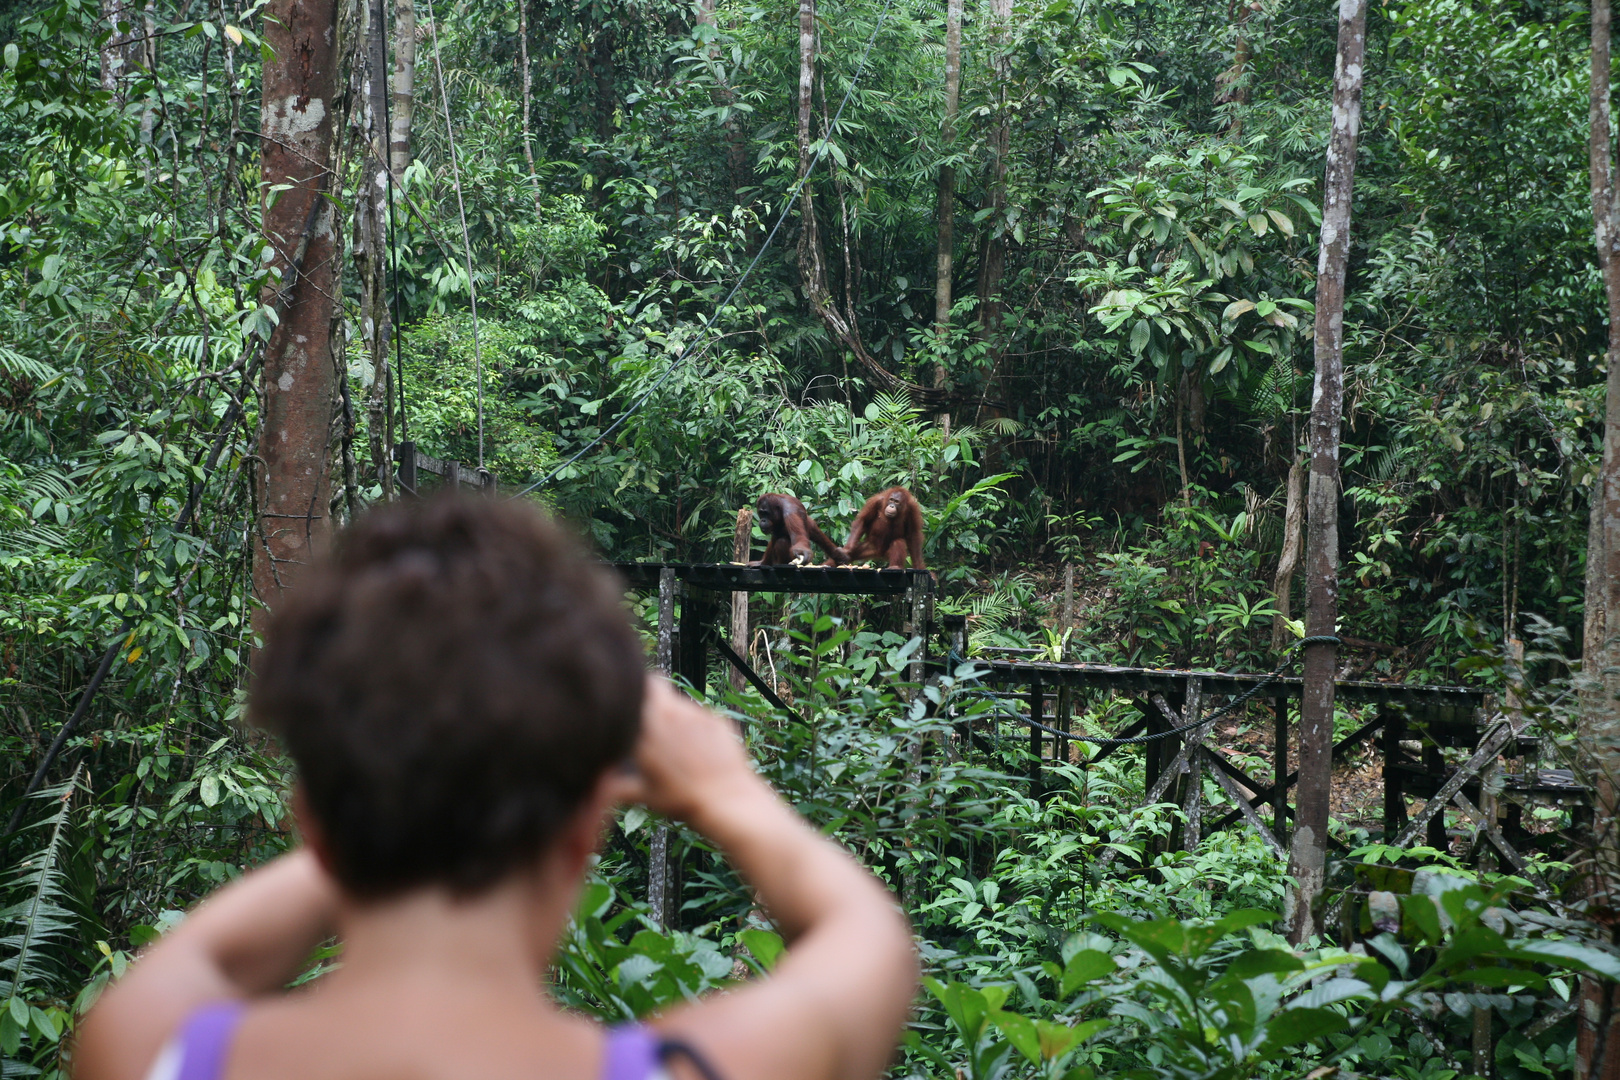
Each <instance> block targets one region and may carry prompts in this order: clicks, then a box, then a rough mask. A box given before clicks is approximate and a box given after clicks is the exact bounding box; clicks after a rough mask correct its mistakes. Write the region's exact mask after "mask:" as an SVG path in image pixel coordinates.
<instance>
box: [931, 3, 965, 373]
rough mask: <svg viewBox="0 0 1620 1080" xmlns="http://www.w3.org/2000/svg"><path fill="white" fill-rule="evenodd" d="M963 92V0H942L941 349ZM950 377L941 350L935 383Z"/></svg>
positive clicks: (946, 325) (947, 319)
mask: <svg viewBox="0 0 1620 1080" xmlns="http://www.w3.org/2000/svg"><path fill="white" fill-rule="evenodd" d="M961 94H962V0H945V120H944V123H943V124H941V125H940V139H939V143H940V152H941V153H943V154H945V155H946V156H947V160H946V161H945V162H943V163H942V164H941V165H940V167H939V208H938V211H937V217H938V225H939V244H938V252H937V254H936V255H935V259H934V332H935V334H936V336H937V337H938V339H939V347H940V349H941V350H943V349H944V347H945V342H946V341H947V339H948V336H949V332H950V329H951V258H952V254H953V247H954V242H955V237H954V229H953V226H954V225H955V218H956V166H955V165H953V164H951V162H950V161H949V160H948V158H949V155H951V154H952V153H954V151H955V146H954V143H955V141H956V112H957V107H958V103H959V102H960V100H961ZM948 376H949V370H948V368H947V366H946V363H945V356H944V354H943V351H942V352H941V355H940V358H939V363H938V364H937V365H936V366H935V368H934V385H935V386H939V387H943V386H944V385H945V383H946V380H947V378H948Z"/></svg>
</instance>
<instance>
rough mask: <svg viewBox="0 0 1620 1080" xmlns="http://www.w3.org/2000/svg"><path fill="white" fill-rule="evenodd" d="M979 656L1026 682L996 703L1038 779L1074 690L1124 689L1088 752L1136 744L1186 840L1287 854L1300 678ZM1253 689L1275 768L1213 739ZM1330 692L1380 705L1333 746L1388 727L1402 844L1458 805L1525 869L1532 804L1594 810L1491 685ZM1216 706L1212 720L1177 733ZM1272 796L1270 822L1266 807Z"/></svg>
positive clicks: (1382, 748) (988, 667) (1367, 685)
mask: <svg viewBox="0 0 1620 1080" xmlns="http://www.w3.org/2000/svg"><path fill="white" fill-rule="evenodd" d="M945 624H946V629H947V633H949V634H951V635H952V636H953V637H955V638H956V640H957V642H958V643H959V642H960V628H959V625H958V621H957V620H956V619H953V618H951V617H949V616H947V617H946V619H945ZM958 647H959V645H958ZM972 662H973V663H974V665H975V667H976V668H977V670H978V672H979V674H978V676H977V681H978V682H979V683H980V684H981V685H984V686H986V687H995V688H998V689H1016V692H1015V693H1002V694H1000V695H998V697H999V698H1000V700H1001V701H1002V702H1004V703H1005V704H1007V705H1015V704H1016V705H1017V706H1019V707H1018V708H1017V709H1016V711H1006V710H1004V711H1001V712H999V713H997V714H995V720H1000V719H1011V720H1014V721H1016V722H1018V723H1021V724H1023V725H1025V726H1026V727H1027V729H1028V750H1027V755H1026V756H1027V760H1028V761H1029V775H1030V783H1031V788H1032V790H1035V791H1037V792H1043V791H1045V790H1046V784H1045V779H1044V772H1045V770H1046V769H1047V768H1049V767H1051V766H1052V765H1056V764H1062V763H1068V762H1070V761H1071V753H1070V749H1069V744H1070V743H1071V742H1072V741H1075V740H1074V739H1072V738H1071V734H1073V733H1072V732H1071V724H1072V717H1073V714H1074V712H1075V709H1076V703H1077V698H1079V696H1080V695H1082V694H1085V695H1096V694H1107V695H1117V696H1124V697H1127V698H1128V699H1129V700H1130V702H1131V704H1132V705H1133V706H1134V710H1135V715H1134V718H1131V719H1127V720H1126V722H1125V723H1124V724H1123V725H1122V726H1121V727H1120V729H1119V730H1118V731H1117V732H1115V733H1112V734H1111V735H1108V736H1101V737H1099V736H1094V735H1090V736H1088V741H1091V742H1093V743H1095V744H1097V746H1098V752H1097V753H1096V754H1095V755H1094V756H1091V757H1090V759H1089V760H1090V761H1091V762H1096V761H1098V760H1101V759H1102V758H1106V757H1108V756H1109V755H1111V754H1114V753H1117V752H1118V751H1120V750H1122V749H1124V748H1126V747H1136V748H1140V749H1141V750H1142V756H1143V764H1144V767H1145V769H1146V773H1147V775H1146V779H1145V787H1146V791H1147V798H1146V799H1145V802H1146V803H1161V802H1168V803H1175V804H1177V805H1179V806H1181V807H1182V810H1183V814H1184V818H1185V824H1184V828H1183V832H1182V835H1181V837H1180V842H1181V843H1182V844H1183V845H1185V846H1187V847H1193V846H1196V845H1197V843H1198V840H1199V838H1200V835H1201V834H1203V833H1207V832H1210V831H1214V830H1216V829H1222V828H1226V827H1228V826H1231V825H1234V824H1237V823H1238V822H1243V823H1245V824H1247V825H1248V826H1250V827H1251V828H1253V829H1254V830H1255V831H1256V832H1258V833H1259V834H1260V836H1261V838H1262V839H1263V840H1264V841H1265V842H1266V845H1267V846H1268V847H1269V848H1271V849H1272V851H1274V852H1275V853H1276V854H1277V855H1278V856H1282V854H1283V852H1284V850H1285V848H1286V839H1287V821H1288V819H1289V818H1290V817H1292V816H1293V809H1292V808H1291V807H1290V806H1289V804H1288V792H1289V789H1290V788H1292V787H1293V786H1294V784H1295V783H1296V782H1297V781H1298V773H1297V772H1294V771H1290V769H1289V763H1288V749H1289V734H1290V730H1291V727H1292V723H1293V714H1294V713H1295V712H1296V711H1297V708H1298V705H1297V702H1298V701H1299V699H1300V697H1301V694H1302V690H1303V686H1302V681H1301V680H1300V679H1299V678H1298V677H1295V676H1271V675H1263V674H1249V673H1239V672H1207V671H1187V670H1175V669H1164V668H1135V667H1121V666H1116V665H1110V664H1065V663H1048V662H1039V661H1029V660H1004V659H989V660H980V659H975V660H974V661H972ZM1245 695H1247V696H1248V697H1249V700H1250V701H1252V702H1254V703H1258V704H1260V705H1261V706H1262V707H1264V708H1266V709H1268V710H1269V711H1270V713H1271V716H1272V723H1273V739H1272V745H1273V751H1272V762H1271V766H1272V767H1271V770H1270V773H1271V775H1270V776H1268V777H1258V776H1254V775H1251V774H1250V773H1249V772H1247V771H1245V769H1244V768H1243V767H1241V766H1240V765H1238V764H1236V763H1234V762H1233V761H1232V760H1231V759H1230V758H1229V757H1228V756H1227V755H1226V754H1225V753H1224V752H1221V751H1220V750H1218V749H1212V748H1211V747H1209V746H1207V745H1205V742H1204V740H1205V738H1206V737H1207V736H1208V734H1209V732H1210V729H1211V727H1212V726H1213V722H1214V721H1215V720H1216V717H1214V716H1213V715H1211V714H1212V713H1214V712H1215V710H1216V709H1218V708H1219V706H1220V705H1221V704H1222V703H1223V702H1230V701H1232V700H1233V699H1235V698H1238V697H1242V696H1245ZM1334 698H1335V701H1337V702H1342V703H1345V704H1349V705H1358V706H1372V716H1371V718H1370V719H1368V720H1367V721H1366V722H1364V723H1362V724H1361V725H1360V726H1359V727H1358V728H1356V729H1355V730H1354V731H1352V732H1350V733H1349V734H1348V735H1346V736H1345V737H1344V738H1342V739H1340V740H1339V741H1338V742H1337V743H1336V744H1335V745H1334V747H1333V756H1334V757H1335V759H1337V758H1339V757H1341V756H1343V755H1344V754H1346V753H1347V752H1349V751H1350V750H1351V749H1353V748H1354V747H1356V746H1358V745H1360V744H1362V743H1365V742H1367V741H1368V740H1370V739H1373V738H1374V737H1375V736H1377V737H1378V738H1377V742H1376V744H1375V746H1374V752H1375V753H1378V754H1380V755H1381V756H1382V758H1383V785H1384V806H1383V818H1384V834H1385V839H1386V842H1389V843H1393V844H1394V845H1396V846H1401V847H1404V846H1407V845H1408V844H1410V843H1412V841H1413V840H1414V839H1416V838H1417V836H1418V835H1419V834H1420V833H1421V835H1422V836H1423V837H1424V839H1425V840H1426V842H1427V843H1428V844H1429V845H1430V846H1433V847H1437V848H1441V849H1445V848H1447V847H1448V846H1449V842H1450V837H1449V836H1448V834H1447V832H1446V825H1445V816H1444V814H1443V813H1441V812H1440V811H1441V810H1442V809H1443V808H1445V807H1446V806H1448V805H1451V806H1455V807H1456V809H1457V810H1459V811H1460V812H1461V814H1462V816H1463V818H1464V819H1465V820H1466V821H1467V822H1468V823H1469V824H1470V825H1471V826H1472V829H1473V835H1472V837H1471V840H1470V847H1471V848H1472V849H1474V850H1476V851H1477V850H1482V849H1483V847H1484V845H1485V844H1489V845H1490V846H1491V847H1492V848H1494V849H1495V851H1496V853H1497V854H1499V855H1501V856H1502V858H1503V859H1505V860H1506V861H1507V862H1508V863H1509V864H1511V865H1513V866H1514V867H1515V868H1516V869H1520V870H1522V869H1523V868H1524V860H1523V858H1522V856H1521V855H1520V854H1519V851H1518V850H1517V847H1518V846H1524V845H1525V844H1527V843H1531V842H1535V841H1536V840H1537V839H1538V838H1533V837H1532V836H1531V834H1530V833H1529V832H1527V831H1526V830H1525V828H1524V826H1523V812H1524V809H1525V808H1526V807H1527V806H1529V805H1533V804H1536V803H1542V804H1546V803H1552V804H1554V805H1560V806H1564V807H1566V808H1567V809H1569V810H1570V811H1571V816H1572V819H1573V824H1574V825H1575V826H1576V827H1577V828H1579V827H1581V826H1582V825H1583V824H1584V823H1585V822H1586V821H1588V820H1589V815H1590V796H1591V793H1590V791H1589V790H1588V789H1587V788H1585V787H1584V786H1582V785H1581V784H1579V783H1577V782H1576V781H1575V779H1574V778H1573V776H1572V775H1571V774H1570V773H1569V771H1568V770H1555V769H1543V768H1540V767H1539V766H1538V763H1537V756H1538V751H1539V747H1540V740H1539V739H1536V738H1534V737H1531V736H1527V735H1525V734H1523V733H1521V731H1520V730H1519V729H1518V727H1516V726H1515V724H1514V723H1513V722H1512V720H1511V719H1510V718H1509V717H1507V716H1504V715H1503V714H1502V713H1500V712H1499V711H1498V710H1497V709H1496V708H1495V703H1494V701H1493V700H1492V697H1491V695H1490V694H1489V693H1488V692H1486V691H1484V690H1479V689H1475V688H1472V687H1466V686H1434V685H1427V684H1419V683H1384V682H1372V681H1364V680H1340V681H1338V682H1337V683H1335V691H1334ZM1206 717H1207V718H1208V722H1206V723H1203V724H1201V725H1199V726H1196V727H1193V728H1191V729H1190V730H1188V731H1185V732H1181V733H1176V732H1175V729H1177V728H1183V727H1186V726H1187V725H1190V724H1196V723H1197V722H1198V720H1199V719H1200V718H1206ZM963 727H966V728H967V730H965V731H963V732H962V735H963V738H964V741H965V744H966V745H969V746H976V745H983V742H982V740H979V739H976V738H975V737H974V733H973V731H972V730H971V727H968V726H967V725H963ZM1156 736H1158V737H1156ZM1448 748H1450V749H1461V750H1465V751H1468V752H1469V754H1468V757H1467V760H1465V761H1463V762H1462V763H1460V764H1457V763H1453V762H1449V761H1448V760H1447V758H1446V754H1445V751H1446V749H1448ZM1503 759H1509V760H1511V759H1518V761H1519V767H1518V768H1517V769H1511V768H1509V769H1504V768H1503V767H1502V761H1503ZM1205 772H1208V773H1209V775H1210V777H1211V778H1212V779H1214V780H1215V782H1216V783H1217V784H1218V785H1219V786H1220V787H1221V788H1222V789H1223V790H1224V791H1225V792H1226V794H1227V796H1228V798H1229V799H1230V800H1231V801H1232V803H1233V806H1234V808H1233V809H1229V810H1225V811H1224V812H1222V811H1219V810H1218V811H1216V814H1218V816H1216V814H1211V812H1210V811H1209V810H1208V808H1205V807H1204V806H1203V805H1202V790H1203V785H1202V782H1201V777H1202V774H1203V773H1205ZM1413 799H1416V800H1421V801H1422V807H1421V809H1419V810H1418V811H1417V812H1416V813H1415V814H1414V813H1413V812H1412V810H1411V808H1410V807H1409V805H1408V800H1413ZM1268 809H1269V818H1270V820H1269V822H1267V821H1266V820H1265V819H1263V818H1262V816H1261V812H1262V811H1265V810H1268ZM1516 845H1517V846H1516Z"/></svg>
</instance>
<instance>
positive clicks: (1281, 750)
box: [1271, 694, 1288, 847]
mask: <svg viewBox="0 0 1620 1080" xmlns="http://www.w3.org/2000/svg"><path fill="white" fill-rule="evenodd" d="M1271 715H1272V720H1273V723H1274V728H1273V731H1274V738H1275V739H1276V743H1275V746H1274V749H1275V752H1274V753H1273V754H1272V761H1271V834H1272V835H1273V836H1275V837H1276V838H1277V842H1278V843H1279V844H1281V845H1283V847H1287V846H1288V698H1287V697H1285V696H1283V695H1281V694H1279V695H1277V696H1276V697H1274V698H1272V699H1271Z"/></svg>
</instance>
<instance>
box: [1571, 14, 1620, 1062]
mask: <svg viewBox="0 0 1620 1080" xmlns="http://www.w3.org/2000/svg"><path fill="white" fill-rule="evenodd" d="M1609 35H1610V8H1609V0H1592V83H1591V99H1590V118H1591V131H1590V138H1589V141H1588V143H1587V155H1588V163H1589V166H1590V169H1591V177H1590V179H1591V189H1592V229H1593V238H1594V240H1595V241H1596V243H1597V257H1598V266H1599V267H1600V268H1601V269H1602V271H1603V291H1604V298H1605V299H1606V300H1607V302H1608V318H1609V348H1608V353H1607V355H1606V357H1605V362H1606V364H1607V387H1606V389H1605V393H1606V401H1605V404H1604V416H1603V464H1602V468H1601V470H1600V471H1599V473H1598V476H1597V480H1596V482H1595V483H1593V485H1592V492H1591V496H1590V498H1591V508H1590V517H1589V518H1588V521H1587V535H1586V611H1585V625H1584V626H1583V627H1582V648H1581V668H1582V672H1583V675H1584V678H1583V682H1584V693H1583V694H1582V702H1581V736H1582V738H1581V739H1580V740H1579V743H1580V745H1581V747H1582V748H1583V749H1584V750H1585V751H1586V752H1587V754H1589V755H1590V759H1589V760H1588V761H1587V762H1586V765H1587V772H1588V774H1589V776H1590V779H1591V783H1592V786H1593V788H1594V790H1595V798H1596V806H1595V807H1594V808H1593V809H1594V813H1593V815H1592V818H1593V829H1592V836H1591V846H1592V850H1591V853H1590V854H1591V856H1592V873H1591V875H1590V877H1589V878H1588V881H1589V883H1590V884H1589V889H1590V891H1591V896H1592V900H1593V901H1594V903H1593V907H1594V910H1596V911H1599V912H1603V913H1606V914H1608V918H1609V926H1608V930H1609V934H1610V936H1611V938H1616V937H1620V925H1617V924H1616V923H1615V922H1614V921H1613V914H1612V913H1613V912H1614V910H1615V904H1616V902H1617V901H1616V892H1617V887H1620V834H1617V832H1616V828H1617V825H1616V811H1617V810H1620V785H1617V784H1616V782H1615V779H1616V771H1617V770H1616V758H1617V753H1616V750H1617V747H1620V670H1617V668H1616V665H1617V663H1620V649H1617V648H1616V643H1617V641H1620V197H1617V195H1616V192H1615V180H1614V152H1613V138H1614V126H1613V122H1612V117H1611V107H1612V106H1611V92H1612V86H1611V82H1612V59H1611V51H1610V36H1609ZM1581 989H1582V998H1583V1007H1582V1008H1581V1009H1580V1010H1579V1011H1578V1013H1577V1015H1578V1016H1579V1017H1580V1030H1579V1033H1578V1034H1579V1037H1578V1039H1577V1042H1576V1053H1577V1064H1576V1075H1577V1076H1581V1077H1592V1078H1597V1077H1603V1078H1605V1080H1608V1078H1610V1077H1620V1017H1617V1015H1616V1014H1617V1012H1620V1009H1617V1004H1620V1002H1617V1001H1616V998H1615V994H1616V987H1615V984H1613V983H1611V982H1604V981H1600V980H1595V979H1587V980H1585V982H1584V983H1583V985H1582V988H1581Z"/></svg>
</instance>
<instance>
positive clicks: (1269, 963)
mask: <svg viewBox="0 0 1620 1080" xmlns="http://www.w3.org/2000/svg"><path fill="white" fill-rule="evenodd" d="M1304 968H1305V961H1303V960H1301V959H1300V958H1299V957H1297V956H1295V955H1294V954H1293V953H1291V952H1289V951H1288V950H1287V949H1250V950H1249V951H1248V952H1245V953H1243V954H1242V955H1241V956H1239V957H1238V958H1237V959H1236V960H1234V961H1232V963H1231V966H1230V967H1228V968H1227V969H1226V973H1227V974H1228V975H1234V976H1236V977H1237V978H1239V979H1252V978H1254V977H1255V976H1256V975H1274V974H1278V973H1281V972H1284V971H1303V970H1304Z"/></svg>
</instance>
